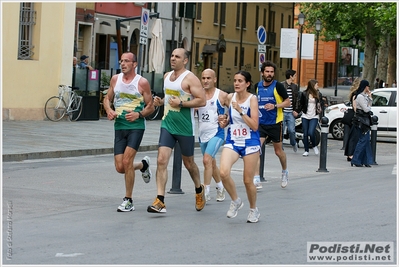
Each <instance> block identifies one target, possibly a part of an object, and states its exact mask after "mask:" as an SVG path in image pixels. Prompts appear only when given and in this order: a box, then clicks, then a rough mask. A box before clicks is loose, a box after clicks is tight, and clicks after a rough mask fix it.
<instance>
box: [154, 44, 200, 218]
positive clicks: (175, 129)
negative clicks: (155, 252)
mask: <svg viewBox="0 0 399 267" xmlns="http://www.w3.org/2000/svg"><path fill="white" fill-rule="evenodd" d="M188 61H189V53H188V51H187V50H185V49H183V48H176V49H175V50H173V52H172V55H171V57H170V65H171V68H172V71H170V72H168V73H166V74H165V75H164V93H165V97H164V98H163V99H160V98H159V97H155V99H154V103H155V105H157V106H160V105H162V104H163V105H164V106H165V109H164V116H163V118H162V122H161V133H160V136H159V147H158V159H157V171H156V179H157V196H156V198H155V200H154V202H153V203H152V205H150V206H148V208H147V211H148V212H155V213H164V212H166V205H165V189H166V182H167V180H168V169H167V168H168V164H169V160H170V157H171V155H172V150H173V148H174V147H175V145H176V142H179V145H180V148H181V153H182V159H183V163H184V166H185V167H186V169H187V170H188V172H189V174H190V176H191V179H192V180H193V182H194V186H195V193H196V194H195V198H196V202H195V209H196V210H197V211H200V210H202V209H203V208H204V206H205V204H206V200H205V189H204V185H202V184H201V176H200V172H199V169H198V166H197V164H196V163H195V161H194V143H195V131H194V126H195V125H194V123H195V119H194V109H195V108H199V107H202V106H204V105H205V104H206V99H205V92H204V89H203V88H202V85H201V82H200V80H199V79H198V77H197V76H195V75H194V73H192V72H191V71H189V70H186V68H185V66H186V65H187V63H188Z"/></svg>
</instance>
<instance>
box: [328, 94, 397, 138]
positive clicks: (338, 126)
mask: <svg viewBox="0 0 399 267" xmlns="http://www.w3.org/2000/svg"><path fill="white" fill-rule="evenodd" d="M371 94H372V96H373V105H372V107H371V111H372V112H373V115H374V116H377V117H378V128H377V136H380V137H396V134H397V133H396V131H397V130H396V128H397V116H398V108H397V101H398V95H397V88H380V89H375V90H373V91H372V92H371ZM348 108H352V107H350V104H349V102H346V103H340V104H336V105H332V106H328V107H327V108H326V109H325V113H324V116H326V117H327V118H328V123H329V128H328V129H329V133H331V135H332V137H333V138H334V139H340V140H342V139H343V137H344V124H343V123H342V122H341V119H342V117H343V116H344V112H345V110H347V109H348Z"/></svg>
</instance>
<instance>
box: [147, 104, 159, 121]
mask: <svg viewBox="0 0 399 267" xmlns="http://www.w3.org/2000/svg"><path fill="white" fill-rule="evenodd" d="M154 108H155V110H154V112H153V113H151V114H150V115H148V116H147V117H146V119H148V120H150V121H152V120H155V118H156V117H157V116H158V113H159V110H160V107H159V106H154Z"/></svg>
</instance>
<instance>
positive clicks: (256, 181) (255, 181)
mask: <svg viewBox="0 0 399 267" xmlns="http://www.w3.org/2000/svg"><path fill="white" fill-rule="evenodd" d="M254 185H255V186H256V189H262V188H263V186H262V183H261V182H260V181H258V180H256V179H255V178H254Z"/></svg>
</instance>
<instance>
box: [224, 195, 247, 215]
mask: <svg viewBox="0 0 399 267" xmlns="http://www.w3.org/2000/svg"><path fill="white" fill-rule="evenodd" d="M238 201H239V203H238V204H236V203H234V201H231V203H230V209H229V210H228V211H227V218H234V217H236V216H237V213H238V210H239V209H241V208H242V207H243V206H244V203H243V202H242V200H241V198H238Z"/></svg>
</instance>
